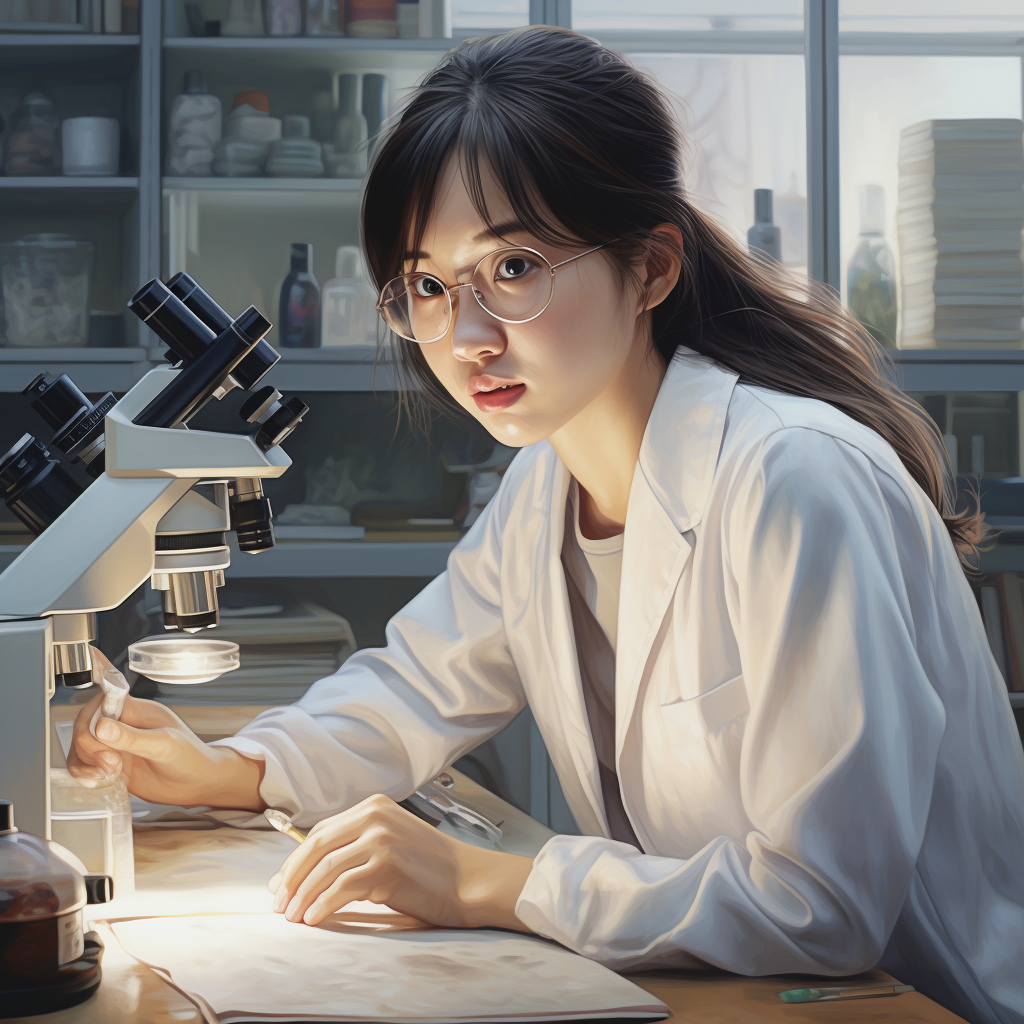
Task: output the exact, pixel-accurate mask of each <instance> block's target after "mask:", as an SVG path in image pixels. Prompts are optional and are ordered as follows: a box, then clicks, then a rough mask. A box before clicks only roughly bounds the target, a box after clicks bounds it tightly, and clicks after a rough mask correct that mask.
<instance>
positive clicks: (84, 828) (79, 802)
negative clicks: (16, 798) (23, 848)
mask: <svg viewBox="0 0 1024 1024" xmlns="http://www.w3.org/2000/svg"><path fill="white" fill-rule="evenodd" d="M50 827H51V831H52V833H53V841H54V842H55V843H60V845H61V846H63V847H65V848H66V849H68V850H70V851H71V852H72V853H73V854H74V855H75V856H76V857H77V858H78V859H79V860H80V861H81V862H82V863H83V864H84V865H85V868H86V870H87V871H89V872H90V873H92V874H98V875H110V876H111V878H113V880H114V896H115V897H120V896H125V895H128V894H130V893H133V892H135V854H134V851H133V849H132V808H131V802H130V800H129V798H128V789H127V787H126V786H125V784H124V779H122V778H121V777H120V776H118V777H117V778H116V779H114V780H112V781H111V782H107V783H100V784H99V785H96V786H93V787H88V788H87V787H85V786H83V785H82V784H81V783H80V782H79V781H78V780H77V779H75V778H74V777H73V776H72V775H71V774H70V773H69V772H68V770H67V769H66V768H51V769H50Z"/></svg>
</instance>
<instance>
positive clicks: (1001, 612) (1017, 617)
mask: <svg viewBox="0 0 1024 1024" xmlns="http://www.w3.org/2000/svg"><path fill="white" fill-rule="evenodd" d="M972 589H973V590H974V596H975V598H976V599H977V602H978V607H979V608H980V609H981V619H982V622H984V624H985V632H986V633H987V634H988V643H989V646H990V647H991V648H992V654H993V656H994V657H995V659H996V664H997V665H998V666H999V671H1000V672H1001V673H1002V674H1003V679H1004V680H1005V682H1006V688H1007V689H1008V690H1009V691H1010V692H1011V693H1022V692H1024V593H1022V591H1021V580H1020V577H1019V576H1018V575H1017V574H1016V573H1015V572H993V573H988V574H986V575H985V576H984V577H982V579H981V580H979V581H978V582H977V583H975V584H974V585H973V586H972Z"/></svg>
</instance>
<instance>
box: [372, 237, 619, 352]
mask: <svg viewBox="0 0 1024 1024" xmlns="http://www.w3.org/2000/svg"><path fill="white" fill-rule="evenodd" d="M603 248H604V246H603V245H595V246H594V248H593V249H588V250H587V251H586V252H581V253H580V254H579V255H577V256H570V257H569V259H567V260H562V262H561V263H556V264H555V265H554V266H552V265H551V264H550V263H549V262H548V261H547V260H546V259H545V258H544V257H543V256H542V255H541V254H540V253H539V252H537V250H536V249H530V248H527V247H525V246H515V247H513V248H508V249H496V250H495V251H494V252H492V253H488V255H486V256H484V258H483V259H482V260H480V262H479V263H477V265H476V267H475V268H474V270H473V276H472V278H471V279H470V280H469V281H466V282H465V283H463V284H453V285H450V286H449V285H446V284H445V283H444V281H442V280H440V278H437V277H434V275H433V274H424V273H415V274H402V275H401V276H399V277H395V278H392V279H391V280H390V281H388V283H387V284H386V285H384V287H383V288H382V289H381V291H380V299H379V300H378V302H377V309H378V310H380V315H381V316H382V317H383V319H384V323H386V324H387V325H388V327H390V328H391V330H392V331H394V332H395V334H397V335H398V336H399V337H400V338H405V339H406V340H407V341H415V342H416V343H417V344H418V345H429V344H430V342H432V341H439V340H440V339H441V338H443V337H444V336H445V335H446V334H447V333H448V330H449V328H450V327H451V325H452V292H454V291H455V290H456V289H458V288H472V289H473V295H474V297H475V298H476V301H477V302H478V303H480V308H481V309H483V310H484V312H485V313H490V315H491V316H493V317H494V318H495V319H496V320H501V321H503V322H504V323H507V324H525V323H527V322H528V321H530V320H535V319H536V318H537V317H539V316H540V315H541V313H543V312H544V310H545V309H547V308H548V304H549V303H550V302H551V297H552V296H553V295H554V293H555V271H556V270H557V269H558V268H559V267H564V266H565V265H566V263H572V261H573V260H578V259H580V258H581V257H583V256H588V255H590V253H592V252H597V250H598V249H603Z"/></svg>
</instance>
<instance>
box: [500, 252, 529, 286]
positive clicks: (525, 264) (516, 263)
mask: <svg viewBox="0 0 1024 1024" xmlns="http://www.w3.org/2000/svg"><path fill="white" fill-rule="evenodd" d="M536 266H537V264H536V263H535V262H534V261H533V260H531V259H530V258H529V256H527V255H525V254H524V253H515V254H514V255H512V256H506V257H505V258H504V259H503V260H501V262H500V263H499V264H498V266H497V269H496V275H497V279H498V280H499V281H515V280H516V279H517V278H520V277H525V276H526V275H527V274H528V273H529V272H530V271H531V270H533V269H535V268H536Z"/></svg>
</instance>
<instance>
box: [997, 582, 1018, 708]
mask: <svg viewBox="0 0 1024 1024" xmlns="http://www.w3.org/2000/svg"><path fill="white" fill-rule="evenodd" d="M998 576H999V590H1000V597H1001V598H1002V599H1003V600H1002V602H1001V603H1002V606H1003V622H1002V625H1003V633H1004V635H1005V636H1006V658H1007V661H1008V662H1009V663H1010V664H1009V669H1010V672H1009V675H1007V676H1006V685H1007V687H1008V688H1009V689H1010V690H1011V691H1012V692H1014V693H1020V692H1021V691H1022V690H1024V600H1022V599H1021V592H1020V580H1019V579H1018V577H1017V574H1016V573H1015V572H1001V573H999V574H998Z"/></svg>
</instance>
